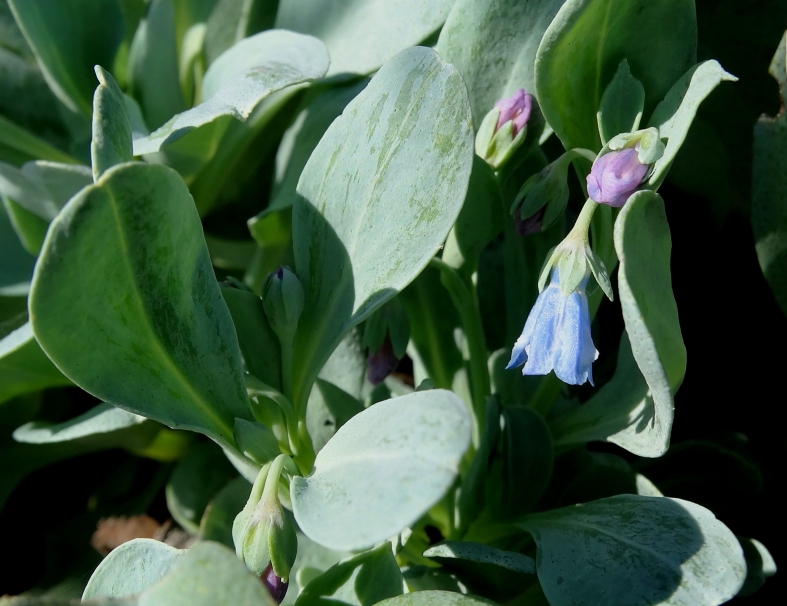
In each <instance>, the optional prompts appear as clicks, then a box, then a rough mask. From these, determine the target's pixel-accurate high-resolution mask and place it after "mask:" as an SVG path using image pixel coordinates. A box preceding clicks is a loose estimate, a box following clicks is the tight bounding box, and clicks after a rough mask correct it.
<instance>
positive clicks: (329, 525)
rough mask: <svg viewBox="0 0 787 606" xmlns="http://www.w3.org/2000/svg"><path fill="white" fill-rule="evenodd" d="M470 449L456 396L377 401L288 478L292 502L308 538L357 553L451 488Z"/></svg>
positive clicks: (426, 394)
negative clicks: (306, 472) (307, 467)
mask: <svg viewBox="0 0 787 606" xmlns="http://www.w3.org/2000/svg"><path fill="white" fill-rule="evenodd" d="M469 444H470V416H469V414H468V413H467V410H466V408H465V406H464V404H463V403H462V402H461V400H459V398H457V397H456V396H455V395H454V394H452V393H451V392H448V391H444V390H428V391H420V392H415V393H412V394H410V395H407V396H402V397H400V398H394V399H392V400H386V401H384V402H380V403H378V404H375V405H374V406H372V407H371V408H368V409H367V410H365V411H364V412H362V413H360V414H358V415H356V416H355V417H353V418H352V419H350V421H348V422H347V423H346V424H345V425H344V427H342V428H341V429H340V430H339V431H338V432H336V435H335V436H334V437H333V438H332V439H331V440H330V442H328V444H326V445H325V447H324V448H323V449H322V450H321V451H320V452H319V454H318V455H317V460H316V461H315V464H314V468H315V470H314V473H313V474H312V475H311V476H309V477H308V478H302V477H296V478H293V482H292V486H291V490H292V503H293V512H294V513H295V519H296V520H297V522H298V525H299V526H300V527H301V530H303V532H304V533H306V535H308V536H309V537H310V538H311V539H313V540H315V541H317V542H318V543H320V544H322V545H325V546H326V547H330V548H332V549H363V548H364V547H369V546H371V545H373V544H375V543H377V542H379V541H382V540H385V539H386V538H388V537H390V536H393V535H394V534H397V533H399V532H401V530H402V529H403V528H405V527H406V526H408V525H409V524H412V523H413V522H415V521H416V520H417V519H418V518H419V517H421V515H423V514H424V513H425V512H426V511H427V510H428V509H429V508H430V507H431V506H432V505H434V504H435V503H436V502H437V501H438V500H439V499H440V498H441V497H442V496H443V494H444V493H445V491H446V490H448V488H449V487H450V486H451V484H452V483H453V481H454V479H455V477H456V474H457V472H458V465H459V461H460V460H461V458H462V455H463V454H464V452H465V450H466V449H467V447H468V446H469Z"/></svg>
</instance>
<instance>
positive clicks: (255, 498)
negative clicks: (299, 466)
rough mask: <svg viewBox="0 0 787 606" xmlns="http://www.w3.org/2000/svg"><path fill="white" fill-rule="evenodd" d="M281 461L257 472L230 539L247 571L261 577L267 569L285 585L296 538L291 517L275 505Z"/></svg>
mask: <svg viewBox="0 0 787 606" xmlns="http://www.w3.org/2000/svg"><path fill="white" fill-rule="evenodd" d="M285 460H286V456H285V455H280V456H278V457H277V458H276V459H275V460H274V461H273V462H272V463H270V464H268V465H265V466H264V467H263V468H262V469H261V470H260V473H259V475H258V476H257V479H256V480H255V482H254V486H253V487H252V489H251V495H250V496H249V500H248V502H247V503H246V506H245V507H244V508H243V510H242V511H241V512H240V513H239V514H238V515H237V517H236V518H235V521H234V523H233V524H232V539H233V541H234V542H235V551H236V552H237V554H238V557H239V558H240V559H241V560H243V561H244V563H245V564H246V566H247V567H248V568H249V570H251V571H252V572H253V573H254V574H256V575H257V576H258V577H262V576H263V575H265V574H266V573H267V571H268V568H269V567H270V568H271V570H272V571H273V573H274V574H275V576H277V577H279V579H280V580H281V581H284V582H285V583H286V582H287V581H288V580H289V577H290V570H291V569H292V565H293V563H294V562H295V556H296V554H297V550H298V539H297V537H296V535H295V522H294V521H293V520H292V519H291V514H290V513H289V512H288V511H286V510H285V509H284V508H283V507H282V505H281V503H280V502H279V478H280V477H281V472H282V468H283V466H284V463H285ZM263 581H265V579H263ZM285 591H286V589H285Z"/></svg>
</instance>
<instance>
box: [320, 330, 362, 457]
mask: <svg viewBox="0 0 787 606" xmlns="http://www.w3.org/2000/svg"><path fill="white" fill-rule="evenodd" d="M318 377H319V378H318V379H317V382H316V383H315V385H314V387H313V388H312V391H311V393H310V394H309V400H308V402H307V405H306V428H307V429H308V430H309V436H310V437H311V440H312V445H313V446H314V452H319V451H320V450H321V449H322V447H323V446H325V444H326V443H327V442H328V440H330V439H331V437H332V436H333V435H334V434H335V433H336V431H337V430H338V428H339V425H342V424H344V423H345V422H347V421H348V420H349V419H350V417H352V416H353V415H354V414H355V412H357V410H356V405H353V403H352V402H350V401H349V400H348V399H347V398H354V399H355V400H357V401H358V402H360V401H362V400H363V399H364V397H365V396H366V393H367V392H368V391H369V389H370V388H371V386H370V384H369V383H368V381H366V356H365V355H364V351H363V348H362V346H361V339H360V331H359V330H358V329H355V330H351V331H350V332H349V333H347V335H346V336H345V337H344V339H342V341H341V343H339V346H338V347H337V348H336V349H335V350H334V351H333V353H332V354H331V357H330V358H328V361H327V362H326V363H325V365H324V366H323V367H322V369H321V370H320V373H319V375H318ZM336 390H340V391H341V392H343V393H344V394H346V395H347V398H345V397H343V396H338V397H333V398H332V396H337V394H336V393H334V392H335V391H336ZM324 392H325V393H324ZM339 397H341V398H342V400H343V401H342V402H338V398H339ZM329 398H331V399H332V400H334V401H333V402H329V401H328V399H329Z"/></svg>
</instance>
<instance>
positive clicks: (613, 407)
mask: <svg viewBox="0 0 787 606" xmlns="http://www.w3.org/2000/svg"><path fill="white" fill-rule="evenodd" d="M657 410H658V418H657ZM671 419H672V414H671V412H669V413H668V412H667V411H666V410H664V409H663V408H661V407H660V408H658V409H657V408H656V406H655V405H654V400H653V395H652V394H651V392H650V389H649V388H648V384H647V383H646V382H645V377H643V376H642V372H640V370H639V368H638V367H637V362H636V360H635V359H634V355H633V354H632V352H631V343H630V342H629V337H628V335H627V334H626V333H625V332H624V333H623V336H622V337H621V340H620V349H619V350H618V365H617V368H616V369H615V374H614V375H612V379H610V381H609V382H608V383H606V384H605V385H604V386H603V387H602V388H601V389H600V390H599V391H598V392H596V393H595V394H593V396H592V397H591V398H590V399H589V400H588V401H587V402H586V403H585V404H583V405H582V406H580V407H579V408H576V409H574V410H571V411H570V412H568V413H567V414H565V415H563V416H561V417H558V418H557V419H556V420H555V421H554V422H553V423H552V424H551V425H550V430H551V432H552V435H553V437H554V440H555V446H556V447H557V448H569V447H571V446H574V445H576V444H583V443H585V442H592V441H594V440H601V441H606V442H612V443H613V444H617V445H618V446H620V447H621V448H625V449H626V450H628V451H629V452H631V453H633V454H635V455H638V456H640V457H658V456H661V455H663V454H664V453H665V452H666V451H667V448H668V447H669V437H670V429H671V427H672V421H671Z"/></svg>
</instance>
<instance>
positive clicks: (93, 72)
mask: <svg viewBox="0 0 787 606" xmlns="http://www.w3.org/2000/svg"><path fill="white" fill-rule="evenodd" d="M0 7H1V9H0V86H1V87H2V98H1V99H0V197H2V201H3V211H2V213H0V219H1V220H2V230H3V235H2V240H1V241H0V246H2V257H3V258H2V261H0V281H1V283H0V325H1V326H2V333H0V338H2V340H1V341H0V402H2V404H1V405H0V419H2V421H3V424H2V431H3V432H4V433H3V437H2V441H0V450H1V451H2V459H3V471H2V474H0V479H1V480H2V482H1V485H2V488H0V505H1V504H2V503H4V502H6V501H7V500H9V499H10V500H11V501H12V502H13V501H14V499H17V500H18V499H22V497H21V496H20V497H17V495H22V494H26V493H25V492H24V490H27V488H26V487H28V486H30V487H31V488H30V489H31V490H32V487H34V486H42V487H43V485H44V481H43V480H39V478H43V477H44V476H42V475H41V474H42V473H45V470H47V469H58V470H63V471H62V472H60V473H65V470H68V472H67V474H66V475H67V476H68V477H79V478H80V482H82V483H83V484H84V485H85V487H86V490H87V489H89V490H88V493H87V495H88V496H86V497H85V498H84V499H83V501H82V502H81V505H80V507H81V509H80V510H79V511H78V512H76V513H74V512H72V513H70V514H69V515H70V516H72V518H73V519H72V521H70V522H69V524H68V525H65V526H63V527H62V529H61V530H60V531H58V533H54V534H51V537H50V538H49V539H47V540H46V541H45V542H41V543H40V544H38V545H37V546H36V547H35V549H37V550H40V551H41V552H42V554H44V555H42V556H41V558H39V559H33V560H31V562H40V565H39V564H36V563H31V564H30V567H31V568H32V569H33V572H32V573H31V574H30V575H29V576H30V577H31V578H33V579H34V580H33V582H31V583H29V584H27V585H24V582H26V581H24V582H23V581H19V582H18V583H17V585H14V584H13V583H14V582H16V580H13V581H12V580H9V581H8V588H11V589H8V588H7V587H6V586H2V587H0V589H3V592H6V591H8V593H14V594H17V593H21V594H22V595H20V596H18V597H7V598H2V599H0V603H3V604H5V603H8V604H20V605H21V604H30V605H34V604H42V605H43V604H52V605H55V604H58V605H59V604H71V603H79V602H80V601H81V602H83V603H85V604H96V605H103V604H128V605H143V604H144V605H145V606H149V605H152V606H164V605H170V604H176V605H177V604H189V605H202V604H205V605H216V604H232V605H235V606H247V605H252V604H272V603H273V604H277V603H286V604H296V605H297V606H312V605H316V604H324V603H326V600H327V601H331V602H337V603H341V604H345V605H348V606H372V605H373V604H377V603H385V604H386V606H473V605H474V604H476V605H480V604H489V603H494V604H500V605H501V606H503V605H514V604H516V605H522V606H526V605H530V604H532V605H543V604H551V605H553V606H564V605H565V606H568V605H600V604H603V605H608V606H616V605H621V606H625V605H634V604H637V605H640V604H646V605H657V604H665V605H666V604H669V605H686V606H688V605H691V606H695V605H697V606H699V605H708V606H710V605H715V604H721V603H724V602H726V601H728V600H731V599H733V598H735V597H736V596H739V595H740V596H745V595H749V594H752V593H754V592H755V591H757V590H758V589H759V588H760V586H762V585H763V583H764V581H765V579H766V578H768V577H770V576H772V575H773V574H774V573H775V571H776V565H775V563H774V560H773V557H772V556H771V554H770V553H769V552H768V550H767V549H766V547H765V546H764V545H763V543H761V542H759V541H757V540H755V539H752V538H744V536H737V535H736V533H740V534H745V533H746V532H747V530H746V529H745V528H736V527H734V526H733V525H730V526H728V525H726V524H725V521H726V520H725V519H724V518H721V519H719V518H717V517H716V515H715V514H714V512H713V511H711V509H709V508H708V507H706V506H705V501H704V500H703V499H702V498H699V499H697V500H698V501H699V503H695V502H693V501H692V500H686V499H683V498H679V497H681V496H682V495H683V494H684V493H681V492H680V491H677V492H672V491H671V488H670V487H671V486H673V485H674V482H673V484H670V480H671V479H672V480H674V479H675V477H676V476H674V475H670V473H666V472H659V471H658V470H659V465H660V461H667V460H672V461H673V468H674V469H678V470H679V468H680V467H681V465H682V464H681V463H680V461H682V460H684V459H685V460H686V461H688V462H687V463H685V464H686V465H691V464H692V463H691V456H695V455H696V452H699V453H700V454H699V455H696V456H704V457H706V458H707V457H710V459H709V460H710V461H711V462H712V463H711V465H716V464H718V465H719V466H724V467H723V468H724V469H730V470H731V471H730V474H732V475H733V476H734V474H735V473H737V472H735V471H734V469H737V468H735V467H734V465H732V463H730V461H732V460H735V461H738V463H739V466H744V467H745V465H744V463H745V464H746V465H749V468H751V467H752V466H753V463H752V464H750V463H746V462H745V461H744V460H743V459H742V458H741V456H740V455H738V454H736V453H735V452H733V451H732V450H730V448H729V447H725V446H722V445H714V444H712V443H710V442H702V443H699V442H696V443H695V442H692V443H691V444H692V445H693V446H691V447H690V448H689V447H687V446H685V445H684V444H683V443H681V444H678V445H677V446H673V448H670V436H671V432H672V427H673V417H674V413H675V397H676V394H677V393H678V390H679V389H680V387H681V384H682V383H683V382H684V378H686V377H690V376H691V370H689V371H687V353H688V352H687V348H686V346H685V345H684V338H683V334H684V333H683V332H682V328H681V325H682V324H683V325H685V324H686V323H687V322H688V323H691V322H692V321H693V317H692V315H691V314H688V315H687V314H686V313H679V308H680V307H679V305H678V303H677V302H676V297H675V296H674V295H673V278H672V275H673V274H672V272H673V271H675V270H676V268H679V269H678V271H681V269H680V268H682V267H684V266H687V265H688V266H692V267H696V268H697V269H692V270H691V271H692V272H696V273H697V274H698V275H700V277H699V278H698V279H701V274H702V271H703V270H702V269H701V268H700V267H699V266H700V265H701V263H705V262H707V260H706V259H705V257H706V256H707V255H708V254H710V253H708V252H707V251H700V252H699V253H697V252H694V253H693V254H692V255H686V256H681V255H680V254H678V253H681V252H682V251H680V250H678V249H675V250H673V247H672V237H671V231H670V228H671V224H670V223H671V222H672V221H671V220H672V218H673V217H674V216H679V211H678V210H674V207H675V206H676V205H679V204H680V203H681V202H680V200H679V194H674V193H673V192H675V191H677V190H676V188H675V185H673V182H674V183H677V184H678V186H681V184H688V185H685V187H686V188H687V189H688V190H691V191H695V192H697V191H698V192H700V193H703V192H707V191H716V190H711V189H703V187H704V185H703V184H706V183H711V182H713V181H714V180H715V179H722V176H720V174H713V171H714V170H715V169H714V166H716V165H714V164H713V161H715V160H713V159H714V158H717V156H713V155H712V153H711V152H710V151H707V153H708V154H711V155H709V156H708V157H709V158H710V159H709V160H708V161H707V162H706V163H705V164H703V163H702V162H699V161H698V163H697V165H698V166H699V167H700V168H701V170H700V169H698V170H696V171H694V170H687V169H686V168H685V166H686V165H687V164H686V163H687V162H688V161H689V160H687V158H695V156H698V157H702V158H704V157H705V156H703V155H702V154H703V153H705V152H704V151H703V145H702V141H703V140H702V139H701V138H700V139H699V141H700V143H698V142H697V141H698V139H697V137H701V136H702V135H701V134H698V133H705V135H706V139H707V133H708V132H715V131H713V130H712V129H713V128H715V126H712V124H713V123H712V120H709V119H708V118H707V117H705V118H703V117H702V116H705V114H704V113H703V112H706V111H708V110H706V109H704V108H706V107H712V104H713V103H714V101H713V100H714V98H715V96H716V95H719V94H724V92H723V91H725V90H727V89H730V90H732V89H734V88H735V87H740V86H742V85H743V83H742V82H737V80H738V78H736V76H734V75H732V74H731V73H729V72H728V71H726V70H725V68H724V67H722V65H721V64H720V63H719V61H717V60H716V59H714V58H712V57H713V55H712V54H709V52H708V50H707V49H706V48H704V47H703V48H700V50H699V51H698V35H699V36H700V39H701V36H702V35H703V30H702V28H701V26H702V22H701V21H700V28H699V29H698V11H697V7H695V3H694V2H693V1H692V0H658V1H654V0H650V1H646V0H566V1H562V0H455V1H451V0H386V1H384V0H352V1H349V0H348V1H347V2H335V1H331V0H310V1H305V0H61V1H55V0H4V1H3V2H2V4H0ZM700 14H703V13H700ZM762 19H767V17H766V16H763V17H762ZM782 25H785V24H782ZM769 31H770V30H769ZM698 32H699V33H698ZM765 38H767V36H765ZM777 42H778V40H775V39H774V40H769V42H768V43H769V44H770V45H771V46H770V48H769V52H770V53H773V52H774V49H775V53H776V54H775V56H774V58H773V61H772V63H771V65H770V71H771V74H772V76H773V77H775V79H776V81H777V82H778V84H779V85H780V86H781V94H782V95H783V99H784V101H785V102H787V97H784V95H787V71H785V65H786V64H787V55H785V53H786V52H787V49H786V48H785V38H784V37H782V39H781V41H780V42H778V44H777ZM698 57H699V58H700V59H698ZM758 69H759V68H758ZM765 69H767V65H766V66H764V67H763V70H765ZM717 88H718V90H717ZM769 90H771V89H769ZM773 90H775V89H773ZM731 94H732V93H731ZM734 94H738V93H734ZM771 101H773V102H774V103H775V101H776V100H769V101H768V103H771ZM709 104H710V105H709ZM768 107H770V105H769V106H768ZM773 113H774V114H775V113H776V112H773ZM709 115H710V114H709ZM709 124H711V125H710V126H709ZM751 127H753V128H754V131H753V132H754V135H753V136H754V144H753V152H752V155H751V156H750V157H751V158H753V164H752V166H753V169H752V171H751V174H750V177H751V220H752V226H753V229H754V237H755V238H756V253H757V255H758V258H759V262H760V265H761V267H762V272H763V275H764V277H765V279H766V280H767V281H768V283H769V284H770V286H771V288H772V291H773V296H774V297H775V300H776V301H777V302H778V303H779V304H780V305H781V306H782V308H783V309H785V310H787V288H786V287H785V284H787V262H785V256H784V255H785V250H787V245H786V244H785V243H787V219H786V217H787V212H786V211H785V209H787V181H785V177H784V175H785V174H787V173H786V172H785V171H787V129H786V128H785V122H784V114H783V113H781V114H778V115H777V116H776V117H775V118H769V117H767V116H765V117H763V118H762V119H761V120H760V121H759V122H758V123H757V124H756V126H754V122H752V123H751V124H749V126H748V127H747V128H749V132H751ZM717 138H718V137H717ZM718 139H719V141H721V138H718ZM718 145H719V146H721V145H723V143H718ZM711 147H713V146H712V145H706V150H710V149H711ZM717 149H720V148H718V147H717ZM713 153H715V152H713ZM736 153H737V152H736ZM736 157H737V156H736ZM727 166H728V168H729V163H728V165H727ZM703 167H704V168H703ZM673 169H674V172H675V173H676V175H675V176H673V175H672V172H671V171H673ZM739 169H740V167H738V168H735V169H732V168H731V169H730V170H739ZM722 172H723V171H722ZM747 174H748V173H747ZM717 182H718V183H721V181H717ZM708 187H709V186H708ZM662 190H663V194H664V195H663V196H662V193H661V192H662ZM708 195H711V194H708ZM676 198H678V199H676ZM668 217H670V221H668ZM708 220H709V221H710V220H711V219H710V218H709V219H708ZM701 259H702V261H701ZM760 279H761V277H760ZM709 288H710V287H709ZM719 288H720V285H714V286H713V289H716V290H717V291H718V290H719ZM730 349H731V350H735V347H734V346H731V347H730ZM690 351H691V348H689V352H690ZM725 355H726V354H725ZM730 355H732V354H730ZM774 355H775V354H774ZM687 372H688V374H687ZM720 380H721V378H720ZM682 404H684V405H685V404H687V403H686V402H682ZM694 405H695V406H698V405H699V404H698V403H694ZM678 421H680V406H679V407H678ZM687 448H688V451H689V452H688V454H686V451H687ZM692 448H693V449H694V450H692ZM697 449H699V450H697ZM695 451H696V452H695ZM676 452H677V453H678V454H674V453H676ZM681 452H683V453H684V454H680V453H681ZM90 453H94V454H90ZM95 453H100V455H96V454H95ZM692 453H695V455H693V454H692ZM681 456H682V457H684V459H680V457H681ZM669 457H679V458H678V459H674V458H673V459H670V458H669ZM736 457H737V458H736ZM675 460H677V461H678V463H677V464H675V463H674V461H675ZM714 461H718V463H713V462H714ZM741 461H743V462H741ZM749 468H747V469H749ZM651 469H652V470H654V471H653V473H654V474H655V475H653V477H652V478H649V475H650V472H649V470H651ZM741 473H743V472H741ZM747 473H748V472H747ZM753 473H755V474H756V473H758V472H757V471H756V469H755V470H754V472H753ZM69 474H73V475H69ZM26 476H28V477H27V479H25V477H26ZM731 477H732V476H731ZM747 477H748V476H747ZM68 481H71V480H68ZM731 481H732V480H731ZM80 485H81V484H80ZM47 490H48V492H47V494H48V495H49V496H48V497H47V498H46V510H47V512H48V513H47V514H46V516H58V515H60V513H59V512H60V510H61V509H63V507H64V506H62V505H59V503H61V500H62V499H64V498H66V497H65V496H62V495H61V494H60V493H61V492H62V493H63V494H66V493H67V492H68V490H65V491H60V490H58V491H55V490H52V489H47ZM42 494H43V493H42ZM80 498H82V497H80ZM19 502H20V503H21V502H22V501H19ZM85 503H86V504H85ZM37 506H38V501H35V502H33V501H31V504H30V507H32V508H35V507H37ZM716 513H719V514H720V515H721V512H718V511H717V512H716ZM74 516H76V517H74ZM69 519H71V518H69ZM160 522H164V523H163V524H161V523H160ZM47 536H50V535H47ZM760 538H762V539H764V540H765V541H766V542H767V541H768V539H769V538H770V537H760ZM99 553H101V555H99ZM102 556H103V559H102ZM45 560H46V562H48V564H45V563H43V562H44V561H45ZM64 562H65V564H64ZM3 574H5V573H3ZM25 578H26V577H25ZM21 585H23V586H21ZM14 588H15V589H14Z"/></svg>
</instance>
